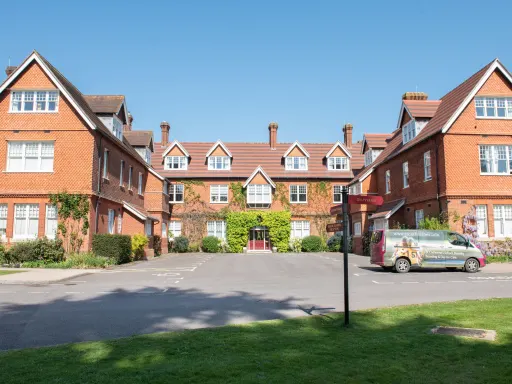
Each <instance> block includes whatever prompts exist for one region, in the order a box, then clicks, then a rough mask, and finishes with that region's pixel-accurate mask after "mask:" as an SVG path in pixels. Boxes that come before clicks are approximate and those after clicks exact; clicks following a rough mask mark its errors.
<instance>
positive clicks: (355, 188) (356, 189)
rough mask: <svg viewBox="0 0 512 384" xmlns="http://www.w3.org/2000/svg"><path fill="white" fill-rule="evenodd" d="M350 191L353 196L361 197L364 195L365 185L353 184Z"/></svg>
mask: <svg viewBox="0 0 512 384" xmlns="http://www.w3.org/2000/svg"><path fill="white" fill-rule="evenodd" d="M348 190H349V193H350V194H351V195H360V194H362V193H363V184H362V183H361V182H358V183H355V184H352V185H351V186H350V187H349V189H348Z"/></svg>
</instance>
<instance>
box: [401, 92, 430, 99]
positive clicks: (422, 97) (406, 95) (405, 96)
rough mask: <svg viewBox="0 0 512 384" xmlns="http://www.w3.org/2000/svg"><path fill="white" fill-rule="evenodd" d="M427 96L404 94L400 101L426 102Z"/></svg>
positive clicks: (415, 93) (413, 93) (417, 93)
mask: <svg viewBox="0 0 512 384" xmlns="http://www.w3.org/2000/svg"><path fill="white" fill-rule="evenodd" d="M427 99H428V95H427V94H426V93H425V92H405V93H404V94H403V96H402V100H427Z"/></svg>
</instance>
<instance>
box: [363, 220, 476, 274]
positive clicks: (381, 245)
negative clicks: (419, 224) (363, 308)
mask: <svg viewBox="0 0 512 384" xmlns="http://www.w3.org/2000/svg"><path fill="white" fill-rule="evenodd" d="M370 254H371V263H372V264H376V265H380V266H381V267H383V268H384V269H386V270H394V271H396V272H399V273H405V272H409V269H410V268H411V267H419V268H449V269H457V268H459V269H462V270H464V271H466V272H470V273H474V272H477V271H478V270H479V269H480V268H481V267H484V266H485V256H484V255H483V254H482V252H481V251H480V249H478V248H477V247H476V246H475V245H474V244H472V243H471V242H470V241H469V240H467V239H466V238H465V237H464V236H462V235H460V234H458V233H457V232H452V231H428V230H421V229H418V230H378V231H374V232H373V233H372V238H371V247H370Z"/></svg>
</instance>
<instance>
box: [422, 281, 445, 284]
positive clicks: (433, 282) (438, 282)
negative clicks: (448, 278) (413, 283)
mask: <svg viewBox="0 0 512 384" xmlns="http://www.w3.org/2000/svg"><path fill="white" fill-rule="evenodd" d="M425 284H441V281H425Z"/></svg>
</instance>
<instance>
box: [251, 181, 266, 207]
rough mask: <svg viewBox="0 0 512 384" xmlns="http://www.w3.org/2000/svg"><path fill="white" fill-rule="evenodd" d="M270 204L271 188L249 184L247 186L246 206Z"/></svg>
mask: <svg viewBox="0 0 512 384" xmlns="http://www.w3.org/2000/svg"><path fill="white" fill-rule="evenodd" d="M271 203H272V188H271V187H270V185H268V184H251V185H248V186H247V204H250V205H261V206H264V205H267V206H268V205H270V204H271Z"/></svg>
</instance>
